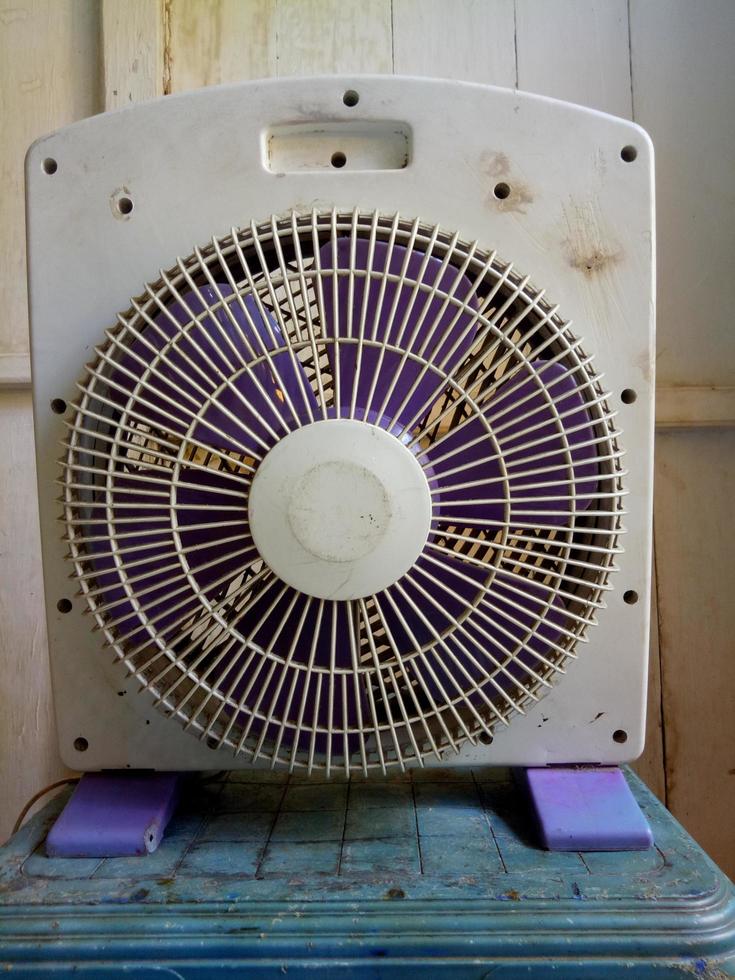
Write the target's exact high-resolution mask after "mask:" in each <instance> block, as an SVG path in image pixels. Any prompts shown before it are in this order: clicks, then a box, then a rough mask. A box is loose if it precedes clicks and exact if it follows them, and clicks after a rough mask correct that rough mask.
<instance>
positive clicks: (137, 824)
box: [46, 772, 181, 858]
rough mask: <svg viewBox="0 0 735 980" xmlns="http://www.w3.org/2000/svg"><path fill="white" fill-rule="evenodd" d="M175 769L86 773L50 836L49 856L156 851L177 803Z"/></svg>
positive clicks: (83, 855) (82, 855)
mask: <svg viewBox="0 0 735 980" xmlns="http://www.w3.org/2000/svg"><path fill="white" fill-rule="evenodd" d="M180 783H181V776H180V775H179V774H178V773H175V772H88V773H85V774H84V775H83V776H82V778H81V780H80V781H79V783H78V785H77V787H76V789H75V790H74V793H73V795H72V797H71V799H70V800H69V802H68V803H67V804H66V806H65V807H64V809H63V811H62V813H61V816H60V817H59V818H58V820H57V821H56V823H55V824H54V826H53V827H52V828H51V831H50V833H49V835H48V837H47V838H46V853H47V854H48V856H49V857H67V858H68V857H100V858H102V857H128V856H130V855H133V854H146V853H150V852H151V851H155V849H156V848H157V847H158V845H159V844H160V843H161V839H162V837H163V833H164V831H165V829H166V825H167V824H168V822H169V820H170V819H171V817H172V815H173V812H174V809H175V808H176V803H177V802H178V796H179V789H180Z"/></svg>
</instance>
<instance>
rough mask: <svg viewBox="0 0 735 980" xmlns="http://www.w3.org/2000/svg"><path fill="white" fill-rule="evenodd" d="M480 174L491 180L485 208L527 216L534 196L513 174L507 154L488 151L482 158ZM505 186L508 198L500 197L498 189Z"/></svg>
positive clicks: (523, 182)
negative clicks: (528, 207) (527, 209)
mask: <svg viewBox="0 0 735 980" xmlns="http://www.w3.org/2000/svg"><path fill="white" fill-rule="evenodd" d="M480 173H481V174H482V177H483V182H484V178H488V180H489V184H490V187H489V191H488V193H487V195H486V196H485V206H486V207H490V208H492V209H493V210H495V211H503V212H504V211H510V212H513V211H515V212H517V213H518V214H525V213H526V207H527V205H529V204H532V203H533V195H532V194H531V191H530V188H529V186H528V184H527V183H525V181H522V180H521V179H520V177H519V176H518V175H517V174H513V173H512V172H511V163H510V160H509V158H508V156H507V154H505V153H501V152H498V151H495V152H493V151H488V152H486V153H483V155H482V156H481V158H480ZM500 184H503V185H505V187H507V196H506V197H498V195H497V194H496V188H497V187H498V186H499V185H500Z"/></svg>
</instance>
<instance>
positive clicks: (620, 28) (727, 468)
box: [0, 0, 735, 874]
mask: <svg viewBox="0 0 735 980" xmlns="http://www.w3.org/2000/svg"><path fill="white" fill-rule="evenodd" d="M734 47H735V0H697V2H695V0H0V107H1V111H0V118H2V121H3V138H2V140H0V283H1V284H2V299H3V302H2V310H3V316H2V318H0V392H1V393H0V501H2V511H1V523H0V641H1V652H2V661H1V663H2V669H1V670H0V773H1V774H2V786H1V787H0V789H1V792H0V839H2V838H3V836H4V835H6V834H7V832H8V830H9V828H10V826H11V824H12V821H13V819H14V817H15V815H16V813H17V811H18V809H19V808H20V806H21V805H22V803H23V802H24V801H25V799H26V798H27V797H29V796H30V795H31V793H32V792H33V791H34V790H36V789H37V788H39V787H41V786H43V785H44V784H45V783H47V782H49V781H51V780H52V779H53V778H55V777H57V776H58V775H59V774H60V772H61V771H62V769H61V765H60V763H59V761H58V758H57V756H56V750H55V743H54V735H53V712H52V705H51V700H50V696H49V683H48V670H47V665H46V649H45V627H44V622H43V610H42V601H41V596H42V581H41V573H40V565H39V559H38V555H39V541H38V522H37V517H36V504H35V486H34V480H35V474H34V464H33V448H32V438H33V437H32V428H31V407H30V394H29V367H28V357H27V351H28V332H27V316H26V299H25V266H24V263H25V259H24V244H23V242H24V228H23V191H22V162H23V154H24V152H25V149H26V147H27V145H28V143H30V142H31V140H32V139H34V138H35V137H36V136H38V135H40V134H42V133H44V132H47V131H49V130H51V129H54V128H57V127H59V126H61V125H64V124H65V123H67V122H69V121H71V120H73V119H77V118H81V117H83V116H86V115H89V114H91V113H95V112H98V111H101V110H102V109H104V108H114V107H117V106H120V105H124V104H127V103H129V102H131V101H136V100H140V99H146V98H152V97H155V96H157V95H162V94H166V93H169V92H176V91H182V90H186V89H190V88H195V87H198V86H202V85H213V84H218V83H221V82H231V81H236V80H240V79H245V78H257V77H263V76H266V75H290V74H310V73H317V72H349V73H359V72H397V73H402V74H417V75H436V76H446V77H451V78H463V79H472V80H476V81H481V82H487V83H491V84H496V85H503V86H509V87H513V86H518V87H519V88H521V89H525V90H527V91H531V92H539V93H542V94H545V95H551V96H555V97H558V98H562V99H568V100H570V101H574V102H579V103H582V104H584V105H588V106H592V107H594V108H597V109H602V110H604V111H606V112H611V113H615V114H617V115H620V116H626V117H631V118H634V119H635V120H636V121H637V122H639V123H641V124H642V125H643V126H645V127H646V128H647V129H648V130H649V132H650V133H651V135H652V137H653V140H654V143H655V146H656V153H657V186H658V244H659V263H658V275H659V291H658V311H659V312H658V409H657V425H658V442H657V463H656V481H657V482H656V504H655V539H656V572H657V588H656V589H655V591H654V617H653V628H652V638H651V639H652V645H651V654H652V656H651V686H650V699H649V703H650V711H649V739H648V745H647V749H646V753H645V755H644V757H643V758H642V759H641V760H640V761H639V763H638V764H637V768H638V770H639V772H641V773H642V774H643V776H644V777H645V778H646V779H647V781H648V782H649V784H650V785H651V786H652V788H653V789H654V791H655V792H656V793H657V794H658V795H659V796H660V797H661V798H662V799H664V800H665V801H666V802H667V804H668V805H669V807H670V808H671V809H672V810H673V812H674V813H675V814H676V815H677V816H678V817H679V818H680V819H681V821H682V822H683V823H684V824H685V826H686V827H687V828H688V829H689V830H690V831H691V832H692V833H693V834H694V836H695V837H696V838H697V839H698V840H699V841H700V842H701V843H702V844H703V845H704V846H705V847H706V848H707V849H708V850H709V851H710V853H711V854H712V855H713V857H714V858H715V859H716V860H717V861H719V862H720V863H721V864H722V865H723V867H725V868H726V869H727V870H728V871H729V872H730V874H733V873H735V820H733V817H732V814H733V811H734V810H735V656H733V636H735V602H733V598H732V596H733V586H734V585H735V575H734V574H733V555H734V554H735V547H734V545H735V534H734V533H733V526H734V524H735V522H734V521H733V515H732V501H733V499H735V329H733V325H732V310H733V309H734V308H735V304H734V302H733V301H734V300H735V274H734V268H733V259H734V258H735V255H734V251H735V250H734V249H733V239H734V237H735V236H734V232H735V211H734V209H733V203H734V202H733V187H734V185H735V180H734V174H735V126H734V123H733V119H734V118H735V58H734V57H733V55H732V51H733V49H734ZM656 600H657V602H656ZM80 696H81V694H80Z"/></svg>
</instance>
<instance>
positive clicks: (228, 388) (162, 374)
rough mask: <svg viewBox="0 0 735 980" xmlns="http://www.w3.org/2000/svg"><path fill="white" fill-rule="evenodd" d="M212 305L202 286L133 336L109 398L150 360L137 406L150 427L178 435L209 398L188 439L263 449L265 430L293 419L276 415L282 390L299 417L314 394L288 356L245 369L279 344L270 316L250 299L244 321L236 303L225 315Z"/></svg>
mask: <svg viewBox="0 0 735 980" xmlns="http://www.w3.org/2000/svg"><path fill="white" fill-rule="evenodd" d="M218 289H219V291H220V292H221V293H222V295H223V296H224V297H225V298H227V297H228V296H231V295H232V289H231V288H230V286H228V285H227V284H218ZM218 302H219V297H218V295H217V292H216V291H215V289H214V288H213V287H211V286H208V285H204V286H201V287H199V295H198V294H196V293H193V292H190V293H186V294H185V295H183V296H182V299H181V301H180V302H179V301H177V302H174V303H172V304H171V305H170V306H169V307H168V308H167V312H166V313H163V312H161V313H159V314H158V316H156V317H155V318H154V323H155V327H150V326H149V327H147V328H146V330H145V333H144V338H145V339H144V340H140V339H135V340H134V341H133V342H132V344H131V345H130V351H131V353H130V354H129V355H126V356H124V357H123V358H121V361H120V365H121V367H120V369H118V370H115V369H113V370H112V371H111V373H110V380H111V381H112V383H113V384H112V386H111V397H112V398H113V400H114V401H115V402H117V403H118V404H119V405H121V406H123V405H124V404H125V403H126V402H127V400H128V396H129V395H133V394H134V392H135V388H136V385H137V383H138V380H139V378H140V377H141V375H142V374H143V372H144V370H145V369H144V367H143V365H142V364H141V363H140V361H141V360H142V361H144V362H146V363H151V362H155V363H154V371H155V374H154V375H153V376H152V377H150V379H149V380H147V381H145V382H144V384H143V386H142V387H141V389H140V390H139V392H138V396H137V397H138V398H140V399H141V400H143V401H146V402H148V404H147V405H141V406H140V409H139V410H140V412H141V414H142V415H144V416H145V422H146V423H147V424H148V425H151V426H154V427H156V428H160V429H163V430H164V431H173V432H174V433H175V434H177V435H180V436H183V435H184V434H185V433H186V431H187V430H188V428H189V425H190V423H191V421H192V418H193V416H194V415H195V414H196V413H197V412H198V411H199V410H200V409H201V407H202V405H203V404H205V403H206V402H207V401H208V400H209V399H210V398H211V397H212V396H214V400H213V401H212V402H210V403H209V405H208V407H207V408H206V410H205V413H204V416H203V419H202V421H201V422H199V423H198V424H197V425H196V426H195V429H194V438H195V439H197V440H200V441H202V442H205V443H207V444H210V445H215V446H217V447H218V448H221V449H227V450H228V451H235V452H242V451H244V450H250V451H253V452H258V451H260V452H262V451H263V447H264V445H270V444H271V443H272V442H273V441H274V439H273V437H272V436H271V435H270V432H269V431H268V429H269V428H270V429H272V430H274V431H276V432H277V433H279V434H281V433H283V432H284V431H285V428H286V425H285V423H284V420H283V417H284V416H285V418H286V420H288V419H289V417H291V418H292V417H293V413H291V411H290V409H288V407H286V409H285V410H284V409H282V410H281V412H280V413H279V411H278V409H279V406H280V405H281V402H283V401H284V395H283V391H284V390H285V391H286V392H287V393H288V395H289V396H290V398H291V402H292V404H293V405H294V410H295V413H296V416H297V417H298V418H303V417H307V416H308V408H309V407H311V408H312V409H313V405H314V404H315V399H314V395H313V393H312V391H311V388H310V387H309V385H308V382H307V381H306V377H305V375H303V378H302V380H303V382H304V383H303V385H300V384H299V375H301V374H303V368H302V367H301V365H300V364H299V363H298V362H297V361H294V360H293V359H292V358H291V356H290V355H289V354H288V353H283V352H281V353H277V354H274V355H272V357H271V358H270V364H271V365H272V366H273V370H271V367H270V366H269V362H268V361H261V362H260V363H259V364H257V365H256V366H255V367H254V368H253V369H252V371H247V370H245V369H243V364H246V363H248V362H250V361H251V360H252V359H253V358H254V357H260V356H261V355H262V354H263V352H264V351H270V350H273V349H274V348H278V347H281V346H282V345H283V344H284V341H283V338H282V335H281V332H280V330H279V328H278V326H277V324H276V323H275V321H274V319H273V317H272V316H271V315H270V314H268V313H266V316H267V324H266V322H265V321H264V319H263V317H262V316H261V314H260V312H259V310H258V307H257V304H256V302H255V300H254V299H253V298H252V297H251V296H248V297H246V298H245V300H244V304H245V307H246V309H247V312H248V314H249V317H248V316H247V315H246V314H245V313H244V312H243V309H242V307H241V306H240V304H239V303H230V304H229V310H230V313H231V316H230V315H228V313H227V312H226V311H225V310H224V309H222V308H221V307H220V308H218V309H216V310H214V311H211V310H210V309H209V307H210V306H214V305H215V304H216V303H218ZM205 304H206V305H205ZM187 307H188V309H187ZM192 315H193V317H194V319H192ZM233 321H234V322H233ZM151 347H152V348H154V349H155V352H156V353H154V351H153V350H151ZM158 355H160V357H159V359H158V360H155V358H156V357H157V356H158ZM130 375H132V377H131V376H130ZM233 378H234V380H233V381H232V384H229V383H228V382H229V381H230V380H231V379H233ZM120 389H123V390H122V391H121V390H120ZM215 392H217V394H215ZM151 406H152V407H151ZM307 406H308V407H307Z"/></svg>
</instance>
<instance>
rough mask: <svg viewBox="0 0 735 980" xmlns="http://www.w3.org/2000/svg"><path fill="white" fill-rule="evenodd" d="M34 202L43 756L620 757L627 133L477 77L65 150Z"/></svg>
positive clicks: (205, 121) (628, 377)
mask: <svg viewBox="0 0 735 980" xmlns="http://www.w3.org/2000/svg"><path fill="white" fill-rule="evenodd" d="M27 194H28V242H29V245H28V254H29V276H30V308H31V324H32V355H33V381H34V406H35V420H36V445H37V462H38V475H39V494H40V508H41V526H42V538H43V551H44V573H45V588H46V599H47V610H48V620H49V644H50V651H51V665H52V676H53V688H54V696H55V706H56V715H57V722H58V730H59V739H60V747H61V754H62V757H63V758H64V760H65V761H66V763H67V764H68V765H69V766H71V767H73V768H75V769H81V770H98V771H99V770H118V769H126V768H132V769H135V770H156V771H159V772H163V771H183V770H202V769H223V768H227V769H237V768H246V767H252V766H260V767H274V768H286V769H288V770H291V771H295V772H299V773H304V774H312V773H313V774H316V773H321V774H326V775H327V776H330V775H333V774H336V773H342V774H347V775H349V774H350V773H354V772H362V773H364V774H368V775H369V774H370V773H371V772H373V771H378V772H385V771H386V770H388V769H392V768H395V767H398V768H406V767H412V766H435V765H440V764H453V765H480V764H506V765H507V764H510V765H515V766H522V767H530V768H531V770H532V771H533V772H537V771H538V772H540V773H541V774H542V775H543V774H544V772H545V770H544V769H543V767H548V766H552V765H553V766H561V765H563V764H566V765H568V766H571V765H578V764H590V765H594V766H598V767H599V766H602V767H603V769H601V770H600V772H602V771H605V772H608V773H609V772H610V770H609V769H608V768H605V767H609V766H611V765H613V766H614V765H615V764H616V763H619V762H622V761H625V760H629V759H631V758H634V757H635V756H636V755H638V754H639V753H640V751H641V749H642V745H643V735H644V722H645V687H646V683H645V682H646V660H647V638H648V608H649V604H648V590H649V584H648V582H649V569H650V548H651V482H652V420H653V415H652V371H653V360H652V343H653V319H652V316H653V298H652V288H653V287H652V279H653V243H652V235H653V221H652V150H651V146H650V142H649V140H648V137H647V136H646V134H645V133H644V132H643V131H642V130H640V129H639V128H638V127H637V126H635V125H633V124H631V123H629V122H627V121H623V120H620V119H614V118H612V117H610V116H606V115H603V114H601V113H597V112H593V111H590V110H586V109H582V108H580V107H577V106H571V105H567V104H564V103H561V102H555V101H551V100H548V99H543V98H539V97H534V96H529V95H522V94H520V93H517V92H512V91H504V90H499V89H492V88H487V87H484V86H479V85H469V84H463V83H456V82H447V81H434V80H419V79H411V78H389V77H364V78H351V79H342V78H337V77H329V78H311V79H300V80H293V79H289V80H274V81H267V82H255V83H246V84H242V85H236V86H230V87H223V88H214V89H207V90H202V91H197V92H191V93H187V94H184V95H180V96H175V97H167V98H165V99H162V100H159V101H156V102H151V103H148V104H143V105H138V106H134V107H130V108H128V109H124V110H122V111H119V112H115V113H111V114H106V115H101V116H97V117H94V118H91V119H87V120H85V121H83V122H80V123H77V124H75V125H73V126H69V127H67V128H65V129H63V130H61V131H59V132H58V133H56V134H54V135H51V136H49V137H46V138H44V139H42V140H40V141H38V142H37V143H35V144H34V145H33V147H32V148H31V150H30V151H29V154H28V158H27ZM131 297H133V298H132V299H131ZM60 445H62V446H63V451H62V455H61V460H60V462H59V461H58V458H59V446H60ZM59 491H60V497H59ZM59 518H60V520H59ZM551 771H552V772H553V771H554V770H551ZM569 771H570V772H572V773H574V772H576V771H577V770H569ZM585 771H589V770H585ZM547 774H548V771H547Z"/></svg>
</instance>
